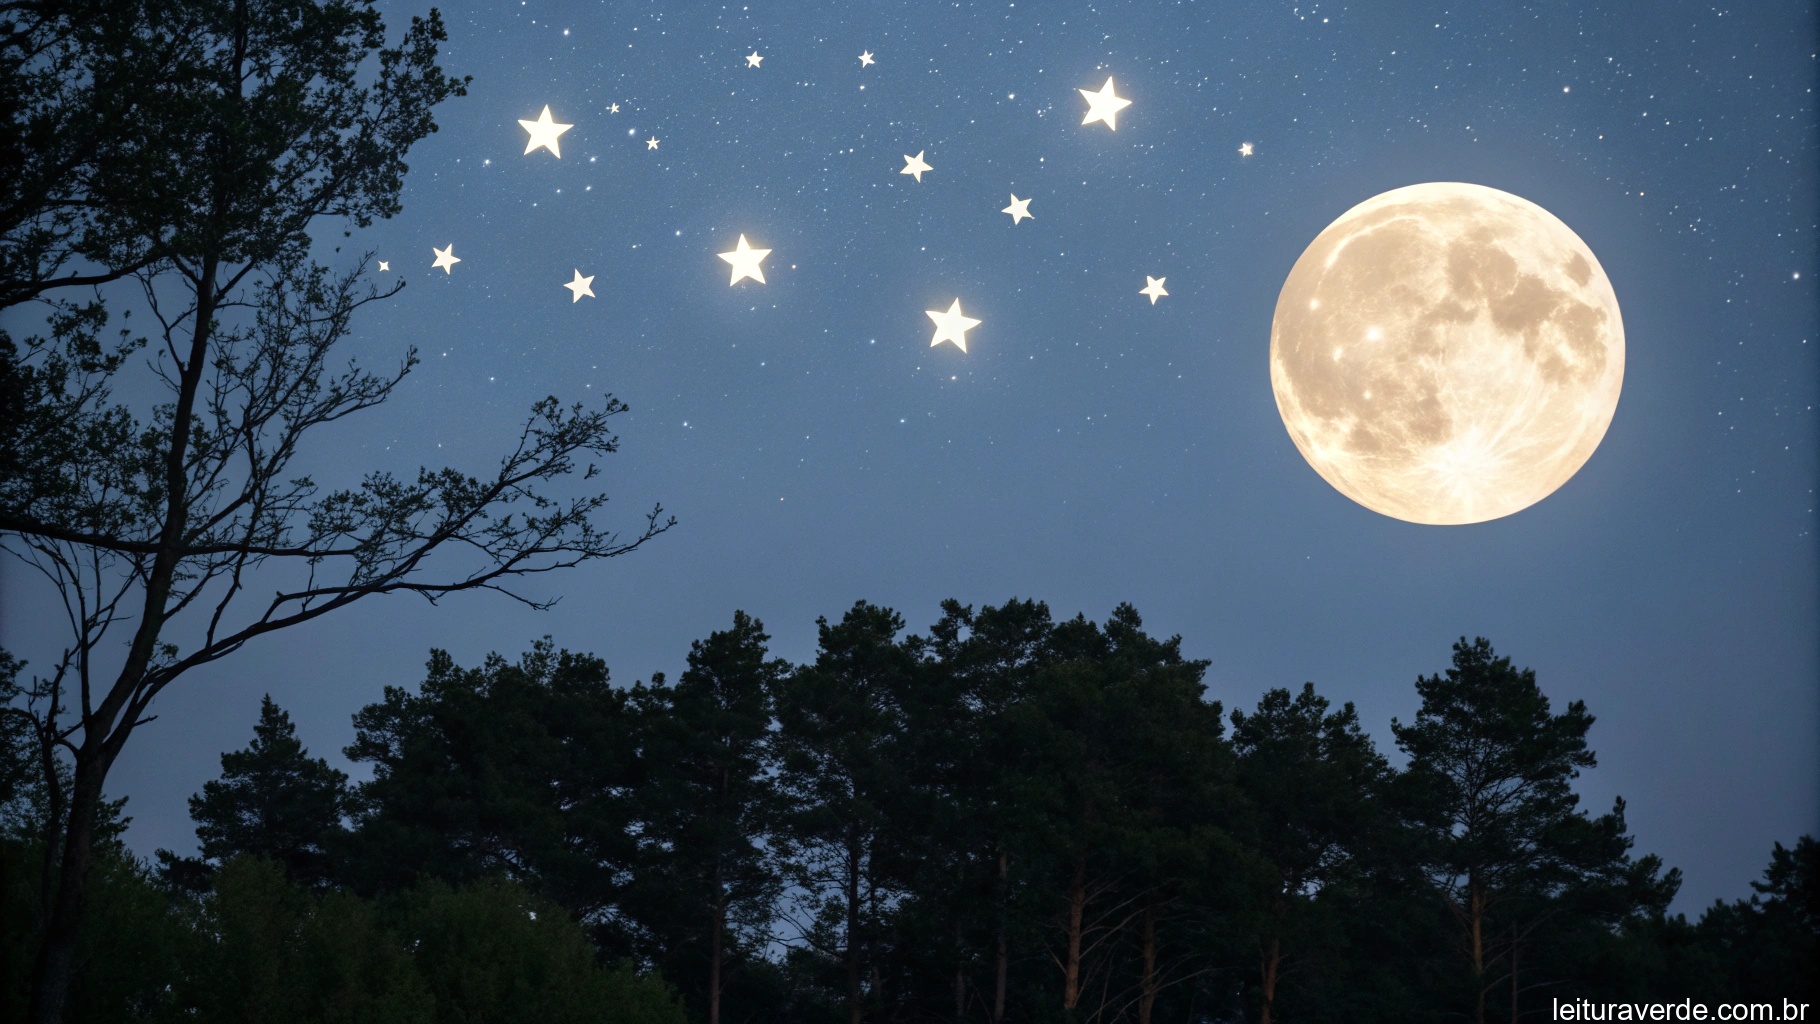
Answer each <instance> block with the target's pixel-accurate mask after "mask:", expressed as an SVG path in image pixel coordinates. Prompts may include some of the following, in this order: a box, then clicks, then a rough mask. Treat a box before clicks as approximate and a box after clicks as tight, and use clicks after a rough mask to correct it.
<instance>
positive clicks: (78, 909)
mask: <svg viewBox="0 0 1820 1024" xmlns="http://www.w3.org/2000/svg"><path fill="white" fill-rule="evenodd" d="M234 18H235V19H236V24H237V25H238V26H239V27H240V30H239V32H238V33H237V36H236V42H235V54H234V71H235V75H234V79H235V83H236V87H238V84H239V83H240V82H242V81H244V76H242V75H241V74H240V72H241V70H242V67H241V65H242V64H243V63H244V56H245V52H244V51H245V40H246V32H245V26H246V24H247V10H246V0H236V2H235V4H234ZM225 189H226V184H225V183H224V182H222V181H220V180H219V179H217V181H216V184H215V187H214V190H213V199H214V209H216V210H219V209H221V208H222V207H223V206H225V205H226V201H227V196H225V195H224V194H223V193H224V191H225ZM212 219H213V218H211V220H212ZM220 266H221V263H220V260H219V259H218V258H217V257H216V256H215V255H214V254H212V253H211V254H208V255H205V256H204V257H203V259H202V262H201V264H200V266H199V267H198V273H197V275H196V281H197V289H196V309H195V313H194V319H193V321H192V322H193V323H194V325H195V326H194V327H193V328H192V329H191V331H190V351H189V358H188V359H187V360H186V361H185V362H184V364H183V367H182V372H181V374H180V375H179V377H178V382H177V401H176V403H175V405H174V407H173V410H172V413H171V441H170V449H169V451H167V452H165V456H164V483H165V513H164V524H163V527H162V528H161V529H160V531H159V535H158V552H157V554H155V555H154V556H153V557H152V564H151V568H150V569H149V571H147V573H146V577H145V603H144V605H143V607H142V609H141V611H140V615H139V626H138V628H137V629H135V630H134V631H133V639H132V643H131V644H130V645H129V646H128V647H127V652H126V658H125V661H124V662H123V663H122V665H121V667H120V674H119V675H118V676H116V677H115V679H114V683H113V685H112V686H111V687H109V689H108V691H107V695H106V696H105V697H103V698H102V700H101V703H100V704H98V705H95V706H93V707H91V706H90V705H89V702H88V698H89V694H88V690H87V685H86V684H87V678H88V677H87V676H86V675H85V676H84V677H83V682H84V688H83V692H82V708H81V714H82V746H81V747H80V748H78V750H77V752H76V757H75V762H76V763H75V766H74V768H75V781H74V785H73V786H72V787H71V788H72V790H73V792H72V793H71V794H70V800H69V821H68V823H67V824H66V825H65V826H64V838H63V850H62V851H61V852H62V857H61V865H60V868H59V871H58V874H57V894H56V897H55V899H53V900H52V902H51V906H50V915H49V916H48V917H47V918H46V919H45V922H44V938H43V940H42V943H41V944H40V945H39V947H38V962H37V964H36V965H35V967H34V970H33V974H32V1004H31V1015H30V1019H31V1020H32V1021H33V1022H34V1024H62V1021H63V1008H64V1004H65V1003H66V1002H67V1001H68V999H69V991H70V984H71V982H72V981H74V980H75V971H76V939H77V935H78V934H79V932H80V929H81V926H82V910H83V905H84V903H85V899H86V895H87V890H88V874H89V869H90V868H91V867H92V866H93V865H94V843H95V813H96V811H97V810H99V809H100V807H101V789H102V784H103V783H104V782H106V780H107V771H108V768H110V767H111V766H112V765H113V763H114V758H115V757H116V756H117V755H118V754H119V753H120V748H121V746H122V745H124V744H125V743H126V740H127V737H128V736H131V735H132V732H133V727H134V726H135V725H136V724H137V723H136V722H135V721H134V718H135V714H136V709H135V708H134V707H133V705H132V700H133V695H134V692H135V691H136V690H137V689H138V687H139V686H140V684H141V683H143V682H144V680H145V675H146V670H147V669H148V668H149V667H150V666H151V663H152V655H153V654H154V653H156V651H157V646H158V635H159V633H160V632H162V631H163V629H164V619H165V615H166V613H167V611H168V609H167V608H166V607H165V605H166V603H167V601H168V600H169V598H170V593H171V586H172V584H173V583H174V581H175V579H176V574H177V564H178V562H179V561H181V559H180V557H179V554H178V553H179V551H180V549H181V546H182V544H183V542H184V533H185V530H186V529H187V528H188V525H189V478H188V475H187V473H186V472H185V469H184V467H185V464H186V462H187V458H188V453H189V442H190V422H191V419H192V418H193V417H194V415H195V409H196V392H197V390H198V388H199V387H200V386H201V384H202V372H203V370H204V368H205V367H206V364H207V363H208V359H207V356H208V347H209V342H210V340H211V337H212V335H211V332H212V331H213V329H214V319H215V310H216V309H217V308H218V307H217V303H218V302H219V298H220V297H219V296H217V295H216V294H215V275H216V272H217V271H218V270H219V269H220ZM123 712H124V713H125V715H124V717H122V713H123ZM116 720H118V721H119V727H118V728H116V727H115V722H116ZM51 855H52V851H51V850H49V849H46V850H45V856H46V857H50V856H51Z"/></svg>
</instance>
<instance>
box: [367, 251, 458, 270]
mask: <svg viewBox="0 0 1820 1024" xmlns="http://www.w3.org/2000/svg"><path fill="white" fill-rule="evenodd" d="M430 248H431V249H434V248H435V246H431V247H430ZM450 248H454V247H453V246H450ZM379 269H380V270H382V271H385V270H390V269H392V265H391V264H390V263H387V262H386V261H385V260H380V261H379Z"/></svg>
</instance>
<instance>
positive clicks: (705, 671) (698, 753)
mask: <svg viewBox="0 0 1820 1024" xmlns="http://www.w3.org/2000/svg"><path fill="white" fill-rule="evenodd" d="M769 639H770V638H769V637H768V636H766V635H765V631H764V625H763V624H762V623H760V622H758V621H757V620H756V619H753V618H751V617H749V616H747V615H746V614H745V613H744V612H735V613H734V614H733V626H732V628H731V629H728V630H724V631H721V632H717V633H713V634H711V635H709V637H708V638H707V639H706V640H702V641H697V642H696V643H695V644H694V645H692V646H691V648H690V650H689V661H688V668H687V669H685V670H684V671H683V673H682V676H681V678H679V679H678V680H677V682H676V685H674V686H671V685H668V684H666V683H665V682H664V679H663V677H662V676H661V675H659V676H657V677H655V678H654V679H653V680H652V681H651V683H650V685H648V686H646V685H640V686H638V687H634V689H633V692H632V697H631V700H632V703H633V705H634V706H635V707H636V709H637V716H638V717H637V722H638V735H639V741H640V750H639V754H640V757H641V760H642V763H643V765H644V770H643V772H642V775H641V783H640V785H639V787H638V789H637V793H636V797H635V799H634V803H635V813H636V815H637V817H638V819H639V821H640V822H641V823H642V828H641V830H640V849H639V853H638V857H637V869H636V881H635V882H634V883H633V885H632V886H630V888H629V891H628V892H627V893H626V894H625V896H624V898H623V899H622V902H621V909H622V911H623V913H624V915H625V917H626V918H627V919H628V920H629V921H631V922H633V923H634V924H635V926H636V930H637V942H638V946H639V948H640V949H641V950H642V951H643V952H644V954H645V955H646V956H647V957H649V958H650V959H651V960H652V962H654V963H656V964H657V965H658V966H659V967H660V968H661V969H662V970H663V972H664V975H665V976H666V977H668V978H671V979H672V980H673V982H674V983H675V984H676V986H677V987H678V989H679V990H681V991H682V992H683V993H684V994H685V996H686V998H687V1000H688V1002H689V1003H690V1004H691V1005H692V1006H696V1007H699V1008H701V1012H702V1015H703V1016H705V1017H706V1018H707V1019H709V1020H711V1021H718V1020H719V1019H720V1015H721V1004H722V1002H723V990H724V988H725V983H726V979H727V975H729V974H737V973H739V971H740V970H741V969H742V968H744V967H745V966H747V965H749V964H750V963H752V962H753V961H754V960H758V959H762V958H763V955H764V947H765V945H766V942H767V941H768V939H769V934H768V931H769V929H768V926H769V924H770V922H771V919H772V917H773V915H774V913H775V910H776V902H777V899H778V896H779V894H780V891H781V888H782V886H781V880H780V878H779V875H778V871H777V864H776V863H775V859H774V858H772V857H771V856H769V855H768V854H767V852H766V850H765V848H764V838H765V836H766V834H767V833H768V832H769V831H770V829H771V828H772V825H773V823H774V822H775V819H776V815H777V813H778V812H779V810H780V809H781V804H780V802H779V800H778V796H777V793H776V788H775V785H774V784H773V781H772V769H773V767H774V753H773V749H772V737H771V721H772V706H773V703H774V701H775V699H776V691H777V687H778V685H779V683H780V681H781V680H782V679H783V677H784V674H785V673H786V672H787V671H788V669H789V666H788V664H787V663H785V662H783V661H781V660H778V659H773V658H771V657H769V655H768V654H767V653H766V650H765V644H766V643H767V642H768V641H769ZM740 1016H742V1015H741V1014H739V1013H738V1012H737V1009H736V1010H735V1013H734V1017H735V1019H738V1018H739V1017H740Z"/></svg>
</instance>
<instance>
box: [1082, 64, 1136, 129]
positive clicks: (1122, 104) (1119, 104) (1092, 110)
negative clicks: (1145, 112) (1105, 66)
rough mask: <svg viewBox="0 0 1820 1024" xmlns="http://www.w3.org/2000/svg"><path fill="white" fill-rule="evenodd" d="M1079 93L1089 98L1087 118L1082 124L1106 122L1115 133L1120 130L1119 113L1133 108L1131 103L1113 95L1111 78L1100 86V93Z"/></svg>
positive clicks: (1085, 91) (1083, 91)
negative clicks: (1127, 108)
mask: <svg viewBox="0 0 1820 1024" xmlns="http://www.w3.org/2000/svg"><path fill="white" fill-rule="evenodd" d="M1078 91H1079V92H1080V94H1081V95H1082V96H1084V97H1086V98H1087V116H1086V117H1083V118H1081V123H1082V124H1092V123H1093V122H1095V121H1104V122H1106V127H1108V128H1110V129H1112V130H1113V131H1115V132H1116V131H1118V130H1119V111H1121V110H1124V109H1125V108H1126V107H1129V106H1131V101H1130V100H1128V99H1123V98H1121V97H1119V96H1117V95H1115V94H1114V93H1113V91H1112V79H1111V78H1110V77H1109V78H1107V79H1106V84H1105V85H1102V86H1100V91H1099V92H1088V91H1087V90H1085V89H1081V90H1078Z"/></svg>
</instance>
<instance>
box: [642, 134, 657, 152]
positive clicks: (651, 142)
mask: <svg viewBox="0 0 1820 1024" xmlns="http://www.w3.org/2000/svg"><path fill="white" fill-rule="evenodd" d="M645 148H646V149H656V148H657V136H655V135H653V136H651V137H650V138H648V139H646V140H645Z"/></svg>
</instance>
